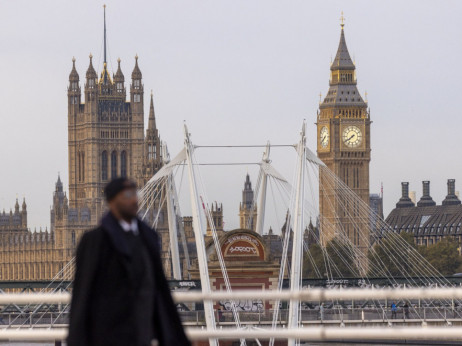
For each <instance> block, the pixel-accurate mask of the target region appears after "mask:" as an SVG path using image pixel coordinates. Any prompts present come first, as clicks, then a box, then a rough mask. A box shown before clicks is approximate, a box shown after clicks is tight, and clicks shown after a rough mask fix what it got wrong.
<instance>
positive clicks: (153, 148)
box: [142, 91, 163, 185]
mask: <svg viewBox="0 0 462 346" xmlns="http://www.w3.org/2000/svg"><path fill="white" fill-rule="evenodd" d="M144 153H145V155H144V162H143V168H142V175H143V185H144V184H146V183H147V181H148V180H149V179H151V178H152V177H153V175H154V174H156V173H157V171H158V170H159V169H160V168H161V167H162V164H163V161H162V146H161V142H160V136H159V131H158V130H157V126H156V114H155V112H154V97H153V94H152V91H151V104H150V106H149V120H148V128H147V130H146V137H145V140H144Z"/></svg>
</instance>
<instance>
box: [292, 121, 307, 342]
mask: <svg viewBox="0 0 462 346" xmlns="http://www.w3.org/2000/svg"><path fill="white" fill-rule="evenodd" d="M305 129H306V124H305V122H303V126H302V132H301V134H300V136H301V138H300V142H299V143H298V147H297V153H298V164H297V166H298V167H297V187H296V197H295V206H294V210H293V213H292V215H293V219H294V228H293V238H292V271H291V273H290V290H291V291H294V292H296V291H299V290H300V286H301V279H302V272H301V271H302V246H303V230H304V225H305V223H304V203H305V167H306V165H305V160H306V135H305ZM299 313H300V301H299V300H297V299H291V301H290V305H289V321H288V328H296V327H298V319H299V318H298V317H299ZM295 342H296V339H289V342H288V345H289V346H293V345H295Z"/></svg>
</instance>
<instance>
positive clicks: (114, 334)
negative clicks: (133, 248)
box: [67, 213, 190, 346]
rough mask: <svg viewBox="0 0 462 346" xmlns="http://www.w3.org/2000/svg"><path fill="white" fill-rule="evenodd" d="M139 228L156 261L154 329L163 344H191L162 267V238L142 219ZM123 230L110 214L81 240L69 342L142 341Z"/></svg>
mask: <svg viewBox="0 0 462 346" xmlns="http://www.w3.org/2000/svg"><path fill="white" fill-rule="evenodd" d="M138 228H139V236H140V237H141V240H142V241H143V242H144V244H145V246H146V249H147V250H148V253H149V257H150V259H151V263H152V265H151V267H152V270H153V279H154V286H155V289H154V291H153V292H152V294H153V309H152V310H153V311H152V316H153V318H152V320H153V326H152V328H153V333H154V334H155V336H156V338H157V340H158V342H159V345H161V346H173V345H175V346H183V345H185V346H189V345H190V343H189V341H188V340H187V338H186V336H185V333H184V331H183V327H182V325H181V321H180V318H179V316H178V312H177V310H176V307H175V305H174V303H173V299H172V297H171V295H170V289H169V286H168V282H167V280H166V278H165V275H164V272H163V269H162V262H161V258H160V250H159V240H158V236H157V234H156V233H155V231H153V230H152V229H151V228H150V227H149V226H147V225H146V224H145V223H144V222H142V221H140V220H139V221H138ZM123 232H124V230H123V229H122V227H121V226H120V225H119V222H118V221H117V220H116V218H115V217H114V216H113V215H112V214H111V213H108V214H107V215H105V216H104V217H103V220H102V223H101V226H100V227H98V228H96V229H94V230H92V231H89V232H86V233H85V234H84V235H83V236H82V239H81V240H80V243H79V246H78V248H77V254H76V272H75V279H74V286H73V291H72V301H71V312H70V324H69V335H68V339H67V344H68V345H69V346H93V345H94V346H99V345H108V346H112V345H113V346H119V345H120V346H131V345H133V346H138V345H139V343H138V342H137V341H136V335H135V329H136V328H135V325H134V323H135V318H134V316H133V311H134V310H133V309H134V304H133V302H134V290H133V289H132V288H131V287H133V285H131V281H132V280H133V278H131V276H132V274H131V272H130V271H129V261H130V259H131V258H130V257H131V252H130V251H129V247H128V245H127V243H126V239H125V235H124V233H123Z"/></svg>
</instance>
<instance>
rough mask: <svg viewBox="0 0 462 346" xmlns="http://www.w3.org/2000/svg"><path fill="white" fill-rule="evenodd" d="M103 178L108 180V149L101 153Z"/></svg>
mask: <svg viewBox="0 0 462 346" xmlns="http://www.w3.org/2000/svg"><path fill="white" fill-rule="evenodd" d="M101 179H102V180H103V181H104V180H107V151H103V153H102V154H101Z"/></svg>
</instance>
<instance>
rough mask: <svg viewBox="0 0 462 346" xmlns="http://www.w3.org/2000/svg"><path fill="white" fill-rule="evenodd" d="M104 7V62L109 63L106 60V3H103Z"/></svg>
mask: <svg viewBox="0 0 462 346" xmlns="http://www.w3.org/2000/svg"><path fill="white" fill-rule="evenodd" d="M103 8H104V63H105V64H106V63H107V60H106V4H104V5H103Z"/></svg>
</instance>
